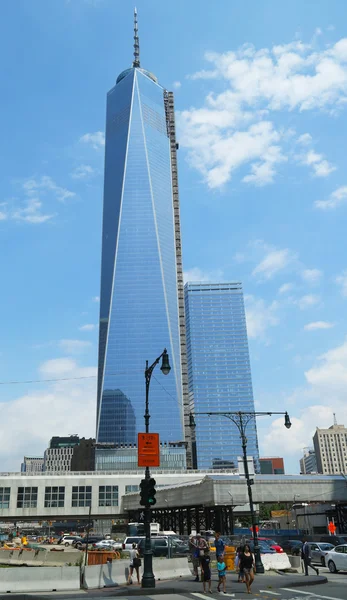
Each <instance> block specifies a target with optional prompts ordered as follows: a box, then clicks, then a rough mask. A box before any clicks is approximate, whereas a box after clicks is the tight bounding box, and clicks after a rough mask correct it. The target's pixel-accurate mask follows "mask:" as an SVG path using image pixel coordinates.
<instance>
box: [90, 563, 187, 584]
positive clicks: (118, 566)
mask: <svg viewBox="0 0 347 600" xmlns="http://www.w3.org/2000/svg"><path fill="white" fill-rule="evenodd" d="M142 565H143V559H142ZM141 572H142V571H141V569H140V577H141ZM153 573H154V577H155V579H157V580H158V581H160V580H163V579H174V578H177V577H190V576H191V570H190V568H189V565H188V560H187V559H186V558H172V559H167V558H154V559H153ZM128 574H129V560H114V561H113V562H111V563H107V564H106V565H88V566H86V567H85V568H84V576H83V587H85V588H86V589H95V588H104V587H111V586H118V585H124V583H125V582H126V581H127V579H128ZM135 578H136V574H135ZM133 580H134V576H133Z"/></svg>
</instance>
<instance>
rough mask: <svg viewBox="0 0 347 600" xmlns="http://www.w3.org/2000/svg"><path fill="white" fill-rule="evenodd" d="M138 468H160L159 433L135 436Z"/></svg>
mask: <svg viewBox="0 0 347 600" xmlns="http://www.w3.org/2000/svg"><path fill="white" fill-rule="evenodd" d="M137 451H138V455H137V465H138V467H160V454H159V433H138V434H137Z"/></svg>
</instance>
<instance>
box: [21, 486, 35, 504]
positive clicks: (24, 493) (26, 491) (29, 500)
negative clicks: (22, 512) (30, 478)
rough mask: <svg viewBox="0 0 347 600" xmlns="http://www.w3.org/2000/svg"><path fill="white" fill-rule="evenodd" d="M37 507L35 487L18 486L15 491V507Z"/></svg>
mask: <svg viewBox="0 0 347 600" xmlns="http://www.w3.org/2000/svg"><path fill="white" fill-rule="evenodd" d="M36 507H37V487H19V488H18V493H17V508H36Z"/></svg>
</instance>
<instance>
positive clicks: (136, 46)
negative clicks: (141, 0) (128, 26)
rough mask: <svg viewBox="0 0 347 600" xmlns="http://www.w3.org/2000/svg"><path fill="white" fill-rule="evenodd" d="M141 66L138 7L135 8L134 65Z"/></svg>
mask: <svg viewBox="0 0 347 600" xmlns="http://www.w3.org/2000/svg"><path fill="white" fill-rule="evenodd" d="M139 66H140V40H139V32H138V28H137V8H136V6H135V8H134V60H133V67H139Z"/></svg>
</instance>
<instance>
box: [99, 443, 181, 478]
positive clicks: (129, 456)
mask: <svg viewBox="0 0 347 600" xmlns="http://www.w3.org/2000/svg"><path fill="white" fill-rule="evenodd" d="M102 445H103V444H98V447H97V448H96V451H95V469H96V471H115V470H116V469H118V470H121V471H129V470H131V469H137V468H138V466H137V457H138V453H137V446H130V445H129V446H118V447H107V446H111V444H105V447H104V448H102V447H101V446H102ZM186 468H187V460H186V444H185V443H184V442H182V443H177V444H175V443H173V444H160V468H159V469H160V470H161V471H163V470H168V471H174V470H175V471H184V470H185V469H186ZM156 470H158V469H156V468H153V467H151V472H152V473H153V474H155V472H156Z"/></svg>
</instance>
